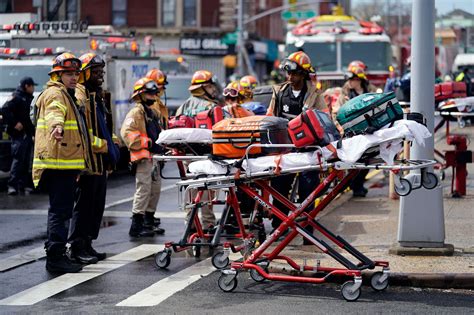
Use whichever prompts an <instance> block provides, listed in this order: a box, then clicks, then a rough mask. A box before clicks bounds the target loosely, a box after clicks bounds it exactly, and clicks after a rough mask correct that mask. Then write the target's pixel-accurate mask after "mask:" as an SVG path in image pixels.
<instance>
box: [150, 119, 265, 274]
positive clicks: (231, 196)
mask: <svg viewBox="0 0 474 315" xmlns="http://www.w3.org/2000/svg"><path fill="white" fill-rule="evenodd" d="M211 141H212V135H211V131H210V130H206V129H196V128H180V129H172V130H166V131H164V132H162V133H161V134H160V137H159V139H158V141H157V143H158V144H160V145H161V146H163V147H164V148H166V149H168V152H167V153H166V154H163V155H155V156H154V157H153V158H154V159H155V160H156V161H159V162H176V163H177V165H178V170H179V175H180V176H179V179H182V180H184V179H188V178H194V177H195V175H192V173H189V172H188V171H187V166H188V165H189V163H191V162H193V161H203V160H209V158H210V156H209V154H210V152H211V150H210V145H211ZM216 163H218V162H216ZM161 176H162V177H164V176H163V174H162V173H161ZM164 178H170V177H164ZM181 192H182V189H180V196H184V195H183V194H182V193H181ZM206 194H208V195H206ZM222 194H223V195H224V197H223V198H220V196H221V195H222ZM209 196H213V197H212V198H209ZM180 198H181V197H180ZM183 198H185V197H183ZM187 198H188V200H189V201H190V202H188V204H186V203H185V202H183V203H181V202H180V203H179V205H180V206H179V208H180V210H182V211H186V210H189V211H190V215H189V219H188V221H187V223H186V225H185V229H184V233H183V235H182V237H181V239H180V240H179V241H178V242H167V243H165V249H164V250H163V251H160V252H158V253H156V254H155V260H154V261H155V265H156V266H157V267H159V268H167V267H168V266H169V264H170V262H171V253H172V252H181V251H184V250H188V249H192V253H193V255H194V256H195V257H199V256H200V255H201V248H202V247H207V248H209V250H210V251H211V252H212V251H213V250H214V249H215V248H217V247H221V246H223V243H222V241H221V238H226V240H227V242H228V240H229V239H231V240H233V241H232V243H229V244H230V245H229V247H230V248H231V250H232V251H233V252H239V251H242V250H243V248H244V247H245V246H247V243H248V242H249V239H252V238H253V237H254V236H253V235H254V234H252V233H249V232H250V231H255V232H256V234H257V237H258V239H260V240H263V239H264V238H265V231H264V228H263V224H258V222H260V221H261V218H259V213H258V212H257V211H256V210H254V211H251V212H250V213H249V214H248V217H245V216H244V215H242V213H241V211H240V207H239V206H238V201H237V197H236V192H235V188H231V187H220V188H219V189H197V190H195V191H194V192H190V191H189V192H188V193H187ZM216 205H222V206H224V207H223V212H222V214H221V217H220V219H219V220H218V224H217V225H216V226H214V227H213V228H212V229H206V228H205V227H203V226H202V224H201V221H200V220H199V210H200V209H201V208H202V207H204V206H208V207H213V206H216ZM231 216H233V217H234V218H235V221H236V222H235V223H236V224H237V226H233V225H232V226H229V225H228V224H227V222H228V221H229V218H230V217H231ZM244 220H245V221H248V223H247V224H245V222H244ZM226 231H231V232H227V233H226ZM234 243H235V246H234ZM215 267H216V268H221V267H220V266H219V265H215Z"/></svg>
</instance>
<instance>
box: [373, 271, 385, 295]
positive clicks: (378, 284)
mask: <svg viewBox="0 0 474 315" xmlns="http://www.w3.org/2000/svg"><path fill="white" fill-rule="evenodd" d="M382 276H383V272H380V271H378V272H375V273H374V274H373V275H372V277H370V286H371V287H372V289H374V290H375V291H383V290H385V289H386V288H387V287H388V277H387V278H386V279H385V280H384V281H382V282H380V281H379V280H380V278H381V277H382Z"/></svg>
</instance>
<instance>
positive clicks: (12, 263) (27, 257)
mask: <svg viewBox="0 0 474 315" xmlns="http://www.w3.org/2000/svg"><path fill="white" fill-rule="evenodd" d="M44 255H45V253H44V247H43V246H41V247H37V248H33V249H32V250H29V251H27V252H26V253H21V254H18V255H14V256H10V257H7V258H5V259H2V260H0V272H3V271H6V270H9V269H12V268H15V267H17V266H20V265H23V264H26V263H29V262H31V261H35V260H37V259H40V258H42V257H44Z"/></svg>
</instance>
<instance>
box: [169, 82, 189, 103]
mask: <svg viewBox="0 0 474 315" xmlns="http://www.w3.org/2000/svg"><path fill="white" fill-rule="evenodd" d="M167 80H168V82H169V84H168V85H167V86H166V98H167V99H169V100H172V99H174V100H185V99H187V98H188V97H189V96H190V95H191V94H190V93H189V91H188V88H189V85H190V84H191V77H189V78H188V77H182V78H176V77H172V76H168V77H167Z"/></svg>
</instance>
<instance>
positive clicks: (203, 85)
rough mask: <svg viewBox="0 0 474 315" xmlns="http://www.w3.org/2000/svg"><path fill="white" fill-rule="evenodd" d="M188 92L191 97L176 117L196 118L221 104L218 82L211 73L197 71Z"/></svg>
mask: <svg viewBox="0 0 474 315" xmlns="http://www.w3.org/2000/svg"><path fill="white" fill-rule="evenodd" d="M188 90H189V91H190V92H191V96H190V97H189V98H188V99H187V100H186V101H185V102H184V104H183V105H181V106H180V107H179V108H178V109H177V110H176V116H178V115H186V116H190V117H194V116H196V114H197V113H200V112H202V111H205V110H208V109H211V108H212V107H214V106H216V105H218V104H219V100H218V95H219V90H218V87H217V82H216V80H215V79H214V75H213V74H212V72H210V71H206V70H198V71H196V72H195V73H194V74H193V77H192V78H191V86H190V87H189V88H188Z"/></svg>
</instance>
